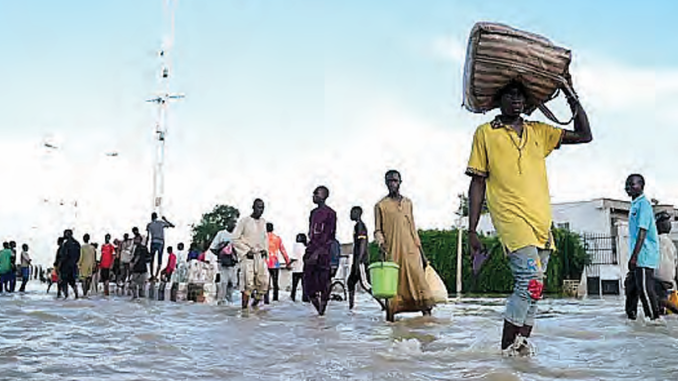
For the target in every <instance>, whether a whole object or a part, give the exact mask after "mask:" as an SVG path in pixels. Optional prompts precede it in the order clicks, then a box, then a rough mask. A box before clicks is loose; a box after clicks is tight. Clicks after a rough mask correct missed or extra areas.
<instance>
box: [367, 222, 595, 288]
mask: <svg viewBox="0 0 678 381" xmlns="http://www.w3.org/2000/svg"><path fill="white" fill-rule="evenodd" d="M553 233H554V238H555V240H556V247H557V248H558V250H557V251H556V252H555V253H554V254H553V255H551V258H550V260H549V264H548V270H547V275H546V290H545V292H546V293H549V294H559V293H561V292H562V285H563V280H564V279H579V278H580V276H581V273H582V271H583V270H584V267H585V265H586V264H587V263H588V261H589V258H588V255H587V254H586V250H585V249H584V247H583V245H582V241H581V237H580V236H579V235H577V234H576V233H573V232H570V231H568V230H564V229H554V230H553ZM419 237H420V239H421V244H422V246H423V248H424V252H425V253H426V256H427V257H428V259H429V261H430V262H431V264H432V265H433V268H435V269H436V271H437V272H438V274H439V275H440V277H441V278H442V279H443V281H444V282H445V284H446V285H447V289H448V291H449V292H450V293H453V292H454V290H455V287H456V276H457V275H456V274H457V230H422V231H419ZM462 240H463V243H462V250H463V258H462V292H463V293H483V294H491V293H500V294H506V293H510V292H512V291H513V276H512V275H511V270H510V269H509V266H508V260H507V258H506V256H505V255H504V250H503V248H502V246H501V243H500V242H499V239H498V238H497V237H481V241H482V242H483V244H484V245H485V247H486V248H487V249H488V252H489V253H490V257H489V258H488V259H487V261H486V262H485V264H484V265H483V267H482V269H481V271H480V273H479V274H478V276H474V275H473V270H472V263H471V256H470V255H469V248H468V244H467V234H466V233H465V232H464V235H463V237H462ZM370 257H371V260H372V261H373V262H374V261H378V260H379V251H378V249H377V246H376V244H374V243H372V244H371V245H370Z"/></svg>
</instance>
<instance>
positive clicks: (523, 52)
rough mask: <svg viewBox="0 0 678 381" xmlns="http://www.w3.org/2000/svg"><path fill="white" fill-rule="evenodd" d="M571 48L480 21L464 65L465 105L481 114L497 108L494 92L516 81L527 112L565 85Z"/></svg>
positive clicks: (473, 34)
mask: <svg viewBox="0 0 678 381" xmlns="http://www.w3.org/2000/svg"><path fill="white" fill-rule="evenodd" d="M571 60H572V54H571V52H570V50H568V49H564V48H561V47H558V46H555V45H553V43H552V42H551V41H549V40H548V39H546V38H544V37H542V36H539V35H537V34H533V33H529V32H524V31H520V30H517V29H514V28H511V27H509V26H507V25H503V24H496V23H488V22H479V23H477V24H476V25H474V27H473V29H472V30H471V35H470V37H469V42H468V50H467V53H466V64H465V67H464V107H466V109H468V110H469V111H471V112H475V113H484V112H487V111H489V110H492V109H494V108H497V107H499V102H498V100H497V99H496V97H495V95H496V94H497V92H498V91H499V90H500V89H501V88H503V87H504V86H506V85H507V84H508V83H509V82H511V81H513V80H517V81H520V82H522V83H523V85H524V86H525V87H526V89H527V91H528V93H529V94H528V98H529V99H528V100H527V105H526V110H525V113H526V114H528V115H529V114H531V113H532V112H533V111H534V110H535V109H536V108H538V107H540V106H542V105H543V104H544V103H546V102H548V101H549V100H551V99H553V98H554V97H555V96H556V95H557V91H558V89H559V88H560V87H561V85H562V84H563V83H565V84H567V78H569V66H570V61H571Z"/></svg>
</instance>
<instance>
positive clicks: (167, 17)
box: [146, 0, 184, 216]
mask: <svg viewBox="0 0 678 381" xmlns="http://www.w3.org/2000/svg"><path fill="white" fill-rule="evenodd" d="M163 3H164V7H163V8H164V9H163V10H164V18H163V21H164V24H165V25H164V30H165V31H164V33H168V34H166V35H165V37H164V39H163V43H162V46H161V49H160V51H158V57H159V58H160V63H161V64H160V78H159V88H160V90H159V91H158V95H157V97H155V98H153V99H149V100H147V101H146V102H152V103H156V104H157V105H158V116H157V120H156V122H155V131H154V134H155V138H154V140H155V163H154V165H153V211H155V212H156V213H158V215H160V216H162V215H163V210H162V206H163V201H164V196H165V194H164V193H165V168H164V167H165V139H166V137H167V121H168V117H167V114H168V112H169V103H170V102H171V101H173V100H177V99H181V98H184V95H183V94H175V93H172V92H171V91H170V74H171V66H172V65H171V50H172V47H173V44H174V8H175V7H176V0H163ZM168 30H169V31H168Z"/></svg>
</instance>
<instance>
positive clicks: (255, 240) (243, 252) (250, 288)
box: [233, 199, 269, 309]
mask: <svg viewBox="0 0 678 381" xmlns="http://www.w3.org/2000/svg"><path fill="white" fill-rule="evenodd" d="M262 214H264V202H263V201H262V200H261V199H256V200H254V203H253V205H252V214H251V215H249V216H247V217H243V218H242V219H240V221H238V225H237V226H236V228H235V231H234V232H233V248H234V249H235V252H236V254H237V256H238V262H239V265H240V291H241V292H242V308H243V309H246V308H247V306H248V304H249V299H250V296H251V295H253V294H254V296H253V301H252V306H253V307H256V306H257V304H259V301H261V299H262V298H263V297H264V295H266V293H267V292H268V276H269V275H268V266H267V264H266V263H267V259H268V237H267V235H266V220H264V219H263V218H262V217H261V216H262Z"/></svg>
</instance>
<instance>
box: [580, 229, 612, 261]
mask: <svg viewBox="0 0 678 381" xmlns="http://www.w3.org/2000/svg"><path fill="white" fill-rule="evenodd" d="M582 238H583V241H584V248H585V249H586V252H587V253H588V254H589V256H590V257H591V265H616V264H618V259H617V239H616V237H613V236H611V235H606V234H592V233H585V234H583V236H582Z"/></svg>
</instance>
